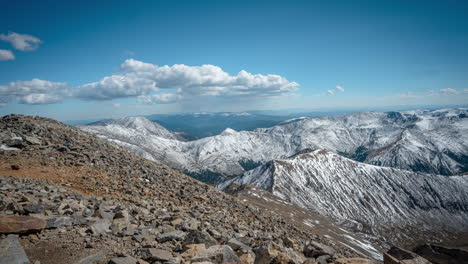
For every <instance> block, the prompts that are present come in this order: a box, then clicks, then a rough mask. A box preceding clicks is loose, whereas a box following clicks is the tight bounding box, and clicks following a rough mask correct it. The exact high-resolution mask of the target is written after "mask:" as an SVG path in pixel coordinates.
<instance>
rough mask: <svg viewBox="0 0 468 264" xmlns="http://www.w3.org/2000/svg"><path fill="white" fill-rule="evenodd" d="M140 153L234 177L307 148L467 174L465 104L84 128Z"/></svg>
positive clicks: (467, 112)
mask: <svg viewBox="0 0 468 264" xmlns="http://www.w3.org/2000/svg"><path fill="white" fill-rule="evenodd" d="M81 128H82V129H84V130H85V131H88V132H91V133H95V134H97V135H99V136H101V137H104V138H107V139H109V140H111V141H113V142H115V143H117V144H120V145H122V146H124V147H126V148H128V149H130V150H132V151H135V152H137V153H140V154H141V155H143V156H144V157H146V158H148V159H151V160H155V161H159V162H162V163H165V164H169V165H170V166H172V167H174V168H177V169H180V170H183V171H186V172H188V173H192V174H196V175H199V176H200V175H202V176H200V177H201V178H202V177H203V174H204V175H206V174H207V173H208V174H210V175H212V177H211V178H210V179H211V180H212V181H213V182H216V180H217V178H218V180H219V179H224V178H223V177H222V176H223V175H240V174H242V173H244V172H245V171H247V170H249V169H252V168H253V167H255V166H256V165H259V164H263V163H266V162H268V161H270V160H273V159H282V158H287V157H289V156H291V155H294V154H295V153H297V152H298V151H301V150H303V149H306V148H313V149H316V148H322V149H328V150H331V151H334V152H337V153H340V154H342V155H345V156H347V157H350V158H352V159H354V160H357V161H362V162H365V163H369V164H375V165H381V166H389V167H395V168H401V169H406V170H414V171H419V172H426V173H433V174H443V175H452V174H457V173H462V172H466V171H468V133H466V131H467V130H468V109H445V110H437V111H425V110H418V111H408V112H388V113H374V112H370V113H358V114H352V115H348V116H344V117H327V118H305V119H299V120H294V121H292V122H290V123H287V124H285V125H281V126H275V127H271V128H264V129H257V130H255V131H240V132H236V131H234V130H233V129H228V130H226V131H224V132H223V133H221V134H220V135H217V136H212V137H207V138H202V139H199V140H195V141H190V142H180V141H178V140H174V139H171V138H168V137H166V138H164V137H161V136H160V135H159V134H151V133H147V132H146V131H139V130H137V129H131V130H129V131H131V132H127V131H126V128H125V127H124V126H121V127H119V128H118V129H113V127H110V128H109V129H104V128H102V126H82V127H81Z"/></svg>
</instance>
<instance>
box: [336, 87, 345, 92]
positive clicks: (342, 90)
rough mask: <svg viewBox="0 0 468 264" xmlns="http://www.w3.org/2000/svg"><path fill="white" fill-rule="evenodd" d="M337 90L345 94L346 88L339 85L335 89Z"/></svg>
mask: <svg viewBox="0 0 468 264" xmlns="http://www.w3.org/2000/svg"><path fill="white" fill-rule="evenodd" d="M335 90H337V91H338V92H344V88H343V87H341V86H339V85H337V86H336V87H335Z"/></svg>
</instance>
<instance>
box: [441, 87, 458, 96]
mask: <svg viewBox="0 0 468 264" xmlns="http://www.w3.org/2000/svg"><path fill="white" fill-rule="evenodd" d="M440 92H441V93H442V94H444V95H450V94H460V92H459V91H457V90H455V89H452V88H444V89H440Z"/></svg>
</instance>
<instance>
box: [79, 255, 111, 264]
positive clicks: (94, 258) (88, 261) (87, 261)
mask: <svg viewBox="0 0 468 264" xmlns="http://www.w3.org/2000/svg"><path fill="white" fill-rule="evenodd" d="M105 257H106V255H105V254H104V253H103V252H97V253H96V254H94V255H90V256H87V257H85V258H82V259H80V260H79V261H78V264H95V263H97V262H99V261H101V260H103V259H104V258H105Z"/></svg>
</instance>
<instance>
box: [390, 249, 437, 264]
mask: <svg viewBox="0 0 468 264" xmlns="http://www.w3.org/2000/svg"><path fill="white" fill-rule="evenodd" d="M384 264H431V262H429V261H428V260H427V259H425V258H423V257H421V256H418V255H417V254H415V253H413V252H411V251H407V250H404V249H402V248H399V247H392V248H390V250H389V251H387V253H385V254H384Z"/></svg>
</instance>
